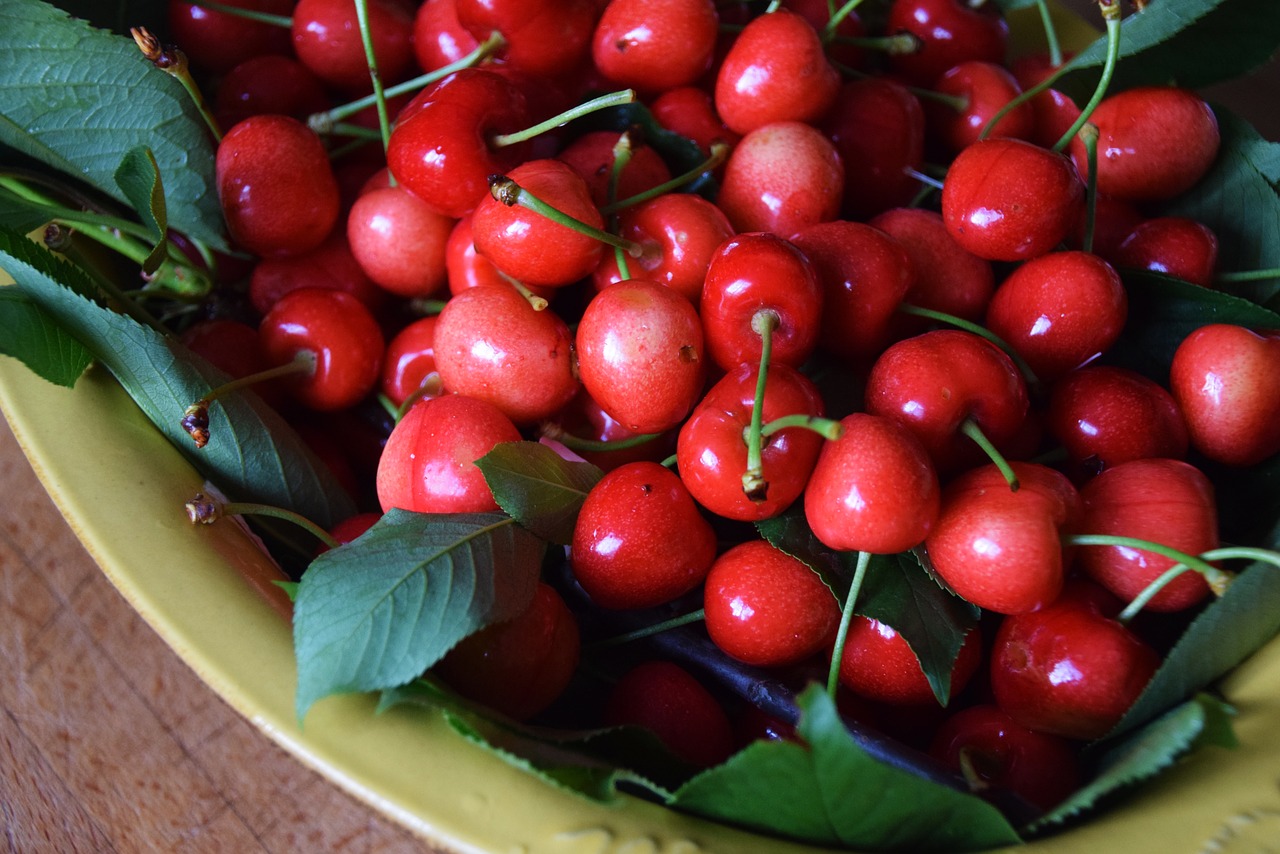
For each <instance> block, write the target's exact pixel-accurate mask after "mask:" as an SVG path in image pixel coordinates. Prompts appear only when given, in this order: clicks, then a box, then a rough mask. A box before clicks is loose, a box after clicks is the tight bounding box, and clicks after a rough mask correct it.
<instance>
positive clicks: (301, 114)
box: [213, 53, 329, 128]
mask: <svg viewBox="0 0 1280 854" xmlns="http://www.w3.org/2000/svg"><path fill="white" fill-rule="evenodd" d="M327 109H329V95H328V93H326V92H325V89H324V85H323V84H322V83H321V82H320V78H318V77H316V76H315V75H314V74H312V73H311V71H310V70H309V69H308V68H307V67H306V66H305V65H303V64H302V63H300V62H298V61H297V60H296V59H291V58H290V57H287V56H280V55H278V54H273V53H269V54H263V55H261V56H255V57H252V58H250V59H246V60H245V61H244V62H242V63H240V64H239V65H237V66H236V67H235V68H233V69H231V70H230V71H228V72H227V74H226V76H225V77H223V78H222V82H220V83H219V84H218V90H217V93H216V95H215V96H214V103H213V113H214V116H216V117H217V119H218V124H219V125H220V126H221V127H224V128H229V127H232V126H233V125H235V124H237V123H238V122H241V121H243V120H244V119H247V118H249V117H250V116H261V115H269V114H279V115H285V116H292V117H293V118H295V119H298V120H300V121H305V120H306V118H307V116H309V115H311V114H312V113H318V112H322V111H323V110H327Z"/></svg>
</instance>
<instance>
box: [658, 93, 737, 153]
mask: <svg viewBox="0 0 1280 854" xmlns="http://www.w3.org/2000/svg"><path fill="white" fill-rule="evenodd" d="M649 111H650V112H651V113H653V117H654V119H655V120H656V121H657V122H658V124H660V125H662V126H663V127H664V128H666V129H667V130H670V131H675V132H676V133H678V134H680V135H681V136H683V137H685V138H686V139H691V140H693V141H694V142H695V143H697V145H698V148H699V149H700V150H701V151H702V153H703V154H704V155H710V154H711V147H712V146H713V145H715V144H716V143H722V144H724V145H727V146H729V148H730V149H732V148H733V146H735V145H737V144H738V140H739V139H741V138H742V135H741V134H739V133H736V132H735V131H732V130H730V129H729V128H728V126H726V125H725V123H724V121H723V120H721V118H720V116H719V114H717V113H716V107H715V101H714V100H713V99H712V97H711V95H710V94H709V93H708V92H707V91H706V90H705V89H700V88H699V87H697V86H677V87H676V88H674V89H668V90H667V91H666V92H663V93H662V94H661V95H659V96H658V97H657V98H654V99H653V102H652V103H650V104H649ZM722 168H723V167H722Z"/></svg>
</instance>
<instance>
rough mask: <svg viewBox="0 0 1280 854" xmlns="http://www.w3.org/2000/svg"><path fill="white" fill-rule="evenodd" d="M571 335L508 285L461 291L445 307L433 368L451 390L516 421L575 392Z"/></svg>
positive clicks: (542, 412) (539, 415) (542, 413)
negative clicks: (483, 402) (499, 411)
mask: <svg viewBox="0 0 1280 854" xmlns="http://www.w3.org/2000/svg"><path fill="white" fill-rule="evenodd" d="M572 344H573V336H572V334H571V333H570V332H569V327H568V326H566V325H565V322H564V321H563V320H561V319H560V317H559V316H558V315H557V314H556V313H555V312H554V311H553V310H551V309H544V310H542V311H538V310H535V309H534V307H533V306H532V305H531V304H530V303H529V300H528V299H526V298H525V297H524V296H523V295H522V294H521V293H520V292H519V291H517V290H516V289H515V288H513V287H511V286H509V285H508V286H506V287H498V288H489V287H482V288H469V289H467V290H465V291H463V292H462V293H460V294H458V295H457V296H455V297H453V298H452V299H450V300H449V301H448V302H447V303H445V306H444V310H443V311H441V312H440V318H439V322H438V323H437V324H436V331H435V358H436V369H437V370H438V371H439V372H440V379H441V380H442V381H443V382H444V387H445V388H447V389H448V390H449V391H451V392H456V393H459V394H465V395H468V396H470V397H475V398H479V399H481V400H485V401H488V402H489V403H491V404H493V405H494V406H496V407H497V408H498V409H499V410H501V411H502V412H503V413H504V414H505V415H506V416H507V417H508V418H510V419H511V420H512V421H513V422H515V423H516V424H533V423H536V422H538V421H541V420H543V419H545V418H549V417H551V416H552V415H554V414H555V413H556V412H557V411H558V410H559V409H560V408H561V407H562V406H564V405H565V404H566V403H568V402H569V400H570V399H571V398H572V397H573V396H574V394H576V393H577V391H578V383H577V381H576V380H575V379H574V377H573V369H572V358H573V357H572V349H573V348H572Z"/></svg>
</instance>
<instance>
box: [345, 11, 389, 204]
mask: <svg viewBox="0 0 1280 854" xmlns="http://www.w3.org/2000/svg"><path fill="white" fill-rule="evenodd" d="M355 3H356V25H357V26H358V27H359V28H360V41H361V42H362V43H363V45H364V58H365V61H366V62H368V63H369V80H370V82H372V83H373V98H374V103H375V104H377V106H378V131H379V133H380V134H381V136H382V151H383V153H386V150H387V143H388V141H389V140H390V139H391V118H390V117H389V116H388V115H387V95H386V93H385V92H384V91H383V90H382V75H381V74H379V73H378V56H377V54H376V53H375V52H374V50H373V34H372V33H371V32H369V0H355ZM387 179H388V180H389V181H390V182H391V186H393V187H394V186H395V185H396V179H395V176H394V175H392V174H391V173H390V172H388V173H387Z"/></svg>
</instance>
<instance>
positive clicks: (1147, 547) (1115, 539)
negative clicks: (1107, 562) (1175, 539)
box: [1062, 534, 1233, 596]
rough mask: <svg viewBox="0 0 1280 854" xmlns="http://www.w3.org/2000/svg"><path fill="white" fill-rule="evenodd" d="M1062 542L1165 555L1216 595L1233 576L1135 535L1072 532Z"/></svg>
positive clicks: (1225, 586) (1197, 559)
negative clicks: (1194, 574) (1197, 576)
mask: <svg viewBox="0 0 1280 854" xmlns="http://www.w3.org/2000/svg"><path fill="white" fill-rule="evenodd" d="M1062 542H1063V544H1064V545H1069V546H1120V547H1121V548H1130V549H1139V550H1141V551H1145V552H1151V553H1152V554H1158V555H1160V556H1161V557H1167V558H1168V559H1169V560H1172V561H1174V562H1176V563H1185V564H1186V565H1187V566H1188V567H1190V568H1191V569H1194V570H1195V571H1196V572H1198V573H1200V574H1201V575H1203V576H1204V578H1205V581H1207V582H1208V583H1209V588H1210V589H1211V590H1213V592H1214V593H1215V594H1216V595H1218V596H1221V595H1222V594H1223V592H1225V591H1226V589H1227V587H1229V586H1230V585H1231V579H1232V578H1233V576H1232V574H1231V573H1229V572H1227V571H1225V570H1222V569H1219V568H1218V567H1216V566H1214V565H1212V564H1210V563H1209V562H1208V561H1207V560H1206V559H1205V558H1202V557H1197V556H1195V555H1190V554H1187V553H1186V552H1181V551H1178V550H1177V549H1175V548H1171V547H1169V546H1166V545H1163V544H1161V543H1153V542H1151V541H1150V540H1140V539H1138V538H1136V537H1121V536H1117V535H1113V534H1074V535H1071V536H1068V537H1064V538H1063V540H1062ZM1208 554H1211V553H1210V552H1206V555H1208Z"/></svg>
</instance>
